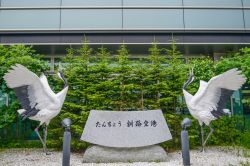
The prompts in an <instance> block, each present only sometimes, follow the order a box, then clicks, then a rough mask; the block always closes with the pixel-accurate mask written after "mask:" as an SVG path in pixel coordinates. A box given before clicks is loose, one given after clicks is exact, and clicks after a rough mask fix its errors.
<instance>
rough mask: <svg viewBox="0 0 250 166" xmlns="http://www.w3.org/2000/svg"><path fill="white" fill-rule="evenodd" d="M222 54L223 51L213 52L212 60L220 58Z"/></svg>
mask: <svg viewBox="0 0 250 166" xmlns="http://www.w3.org/2000/svg"><path fill="white" fill-rule="evenodd" d="M224 55H225V53H218V52H214V53H213V58H214V61H219V60H220V58H221V57H222V56H224Z"/></svg>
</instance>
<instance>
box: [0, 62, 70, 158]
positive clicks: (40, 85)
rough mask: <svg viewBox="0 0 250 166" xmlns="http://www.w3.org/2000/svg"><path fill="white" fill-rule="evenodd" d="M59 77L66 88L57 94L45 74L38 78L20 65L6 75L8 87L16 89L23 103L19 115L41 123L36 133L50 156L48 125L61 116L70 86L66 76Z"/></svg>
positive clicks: (60, 75)
mask: <svg viewBox="0 0 250 166" xmlns="http://www.w3.org/2000/svg"><path fill="white" fill-rule="evenodd" d="M58 76H59V78H60V79H62V80H63V81H64V88H63V90H61V91H60V92H59V93H57V94H55V93H54V92H53V91H52V90H51V88H50V86H49V84H48V80H47V78H46V76H45V75H44V74H42V75H41V76H40V77H38V76H37V75H36V74H35V73H33V72H31V71H30V70H28V69H27V68H26V67H24V66H22V65H20V64H16V65H15V66H12V69H11V70H9V71H8V72H7V73H6V74H5V75H4V79H5V81H6V83H7V86H8V87H9V88H12V89H14V92H15V94H16V96H17V98H18V100H19V101H20V103H21V106H22V108H23V109H20V110H18V113H19V114H20V115H21V117H22V119H23V120H24V119H26V118H29V119H31V120H36V121H39V122H40V124H39V125H38V127H37V128H36V129H35V132H36V134H37V135H38V137H39V139H40V140H41V142H42V144H43V150H44V152H45V153H46V154H49V153H48V149H47V146H46V138H47V128H48V125H49V123H50V120H51V119H53V118H54V117H55V116H57V115H58V114H59V112H60V110H61V108H62V105H63V103H64V100H65V97H66V94H67V91H68V84H67V80H66V79H65V78H64V75H63V74H62V73H61V72H59V73H58ZM41 125H45V129H44V139H42V138H41V136H40V134H39V127H40V126H41Z"/></svg>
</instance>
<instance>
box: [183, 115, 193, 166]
mask: <svg viewBox="0 0 250 166" xmlns="http://www.w3.org/2000/svg"><path fill="white" fill-rule="evenodd" d="M181 126H182V131H181V149H182V159H183V165H184V166H190V153H189V139H188V131H187V130H186V128H187V127H190V126H191V120H190V119H188V118H185V119H184V120H183V121H182V124H181Z"/></svg>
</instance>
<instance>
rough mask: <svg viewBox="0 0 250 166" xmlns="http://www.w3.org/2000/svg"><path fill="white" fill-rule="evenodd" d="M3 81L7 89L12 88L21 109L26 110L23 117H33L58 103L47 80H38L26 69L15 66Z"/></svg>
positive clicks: (42, 77)
mask: <svg viewBox="0 0 250 166" xmlns="http://www.w3.org/2000/svg"><path fill="white" fill-rule="evenodd" d="M4 79H5V81H6V83H7V86H8V87H9V88H13V89H14V91H15V93H16V95H17V97H18V99H19V101H20V103H21V105H22V107H23V108H24V109H25V110H26V112H25V116H26V117H30V116H33V115H35V114H36V113H37V112H38V111H39V110H41V109H45V108H47V107H49V106H53V105H54V104H56V103H57V102H58V101H57V99H56V95H55V93H54V92H53V91H52V90H51V88H50V87H49V85H48V81H47V78H46V77H45V76H44V75H42V76H41V77H40V78H39V77H38V76H37V75H36V74H34V73H33V72H31V71H29V70H28V69H27V68H26V67H24V66H22V65H20V64H17V65H15V66H13V67H12V69H11V70H9V71H8V73H6V74H5V76H4Z"/></svg>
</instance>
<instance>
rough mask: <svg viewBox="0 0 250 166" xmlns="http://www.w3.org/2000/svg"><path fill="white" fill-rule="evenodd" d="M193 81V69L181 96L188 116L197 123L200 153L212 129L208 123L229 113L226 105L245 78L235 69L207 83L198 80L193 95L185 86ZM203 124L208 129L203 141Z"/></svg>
mask: <svg viewBox="0 0 250 166" xmlns="http://www.w3.org/2000/svg"><path fill="white" fill-rule="evenodd" d="M193 81H194V73H193V69H192V70H190V73H189V78H188V80H187V81H186V83H185V84H184V86H183V94H184V98H185V101H186V104H187V107H188V109H189V112H190V114H191V115H192V116H193V117H194V118H195V119H197V120H198V121H199V124H200V126H201V136H202V151H204V147H205V144H206V142H207V140H208V138H209V137H210V136H211V134H212V133H213V131H214V129H213V128H212V127H211V126H210V122H211V121H213V120H216V119H218V118H220V117H221V116H223V115H227V114H228V113H230V111H229V110H228V109H225V108H226V103H227V101H228V99H229V98H230V97H231V95H232V94H233V92H234V91H235V90H238V89H240V88H241V86H242V85H243V84H244V83H245V82H246V78H245V76H244V75H243V74H241V71H239V70H237V69H231V70H228V71H226V72H224V73H222V74H220V75H217V76H215V77H213V78H211V79H210V80H209V81H208V82H205V81H203V80H200V87H199V89H198V91H197V92H196V94H195V95H191V94H190V93H188V92H187V90H186V89H187V86H188V85H189V84H191V83H192V82H193ZM203 123H204V124H205V125H207V126H208V127H209V128H210V132H209V134H208V136H207V138H206V139H205V140H204V131H203V127H202V126H203Z"/></svg>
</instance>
